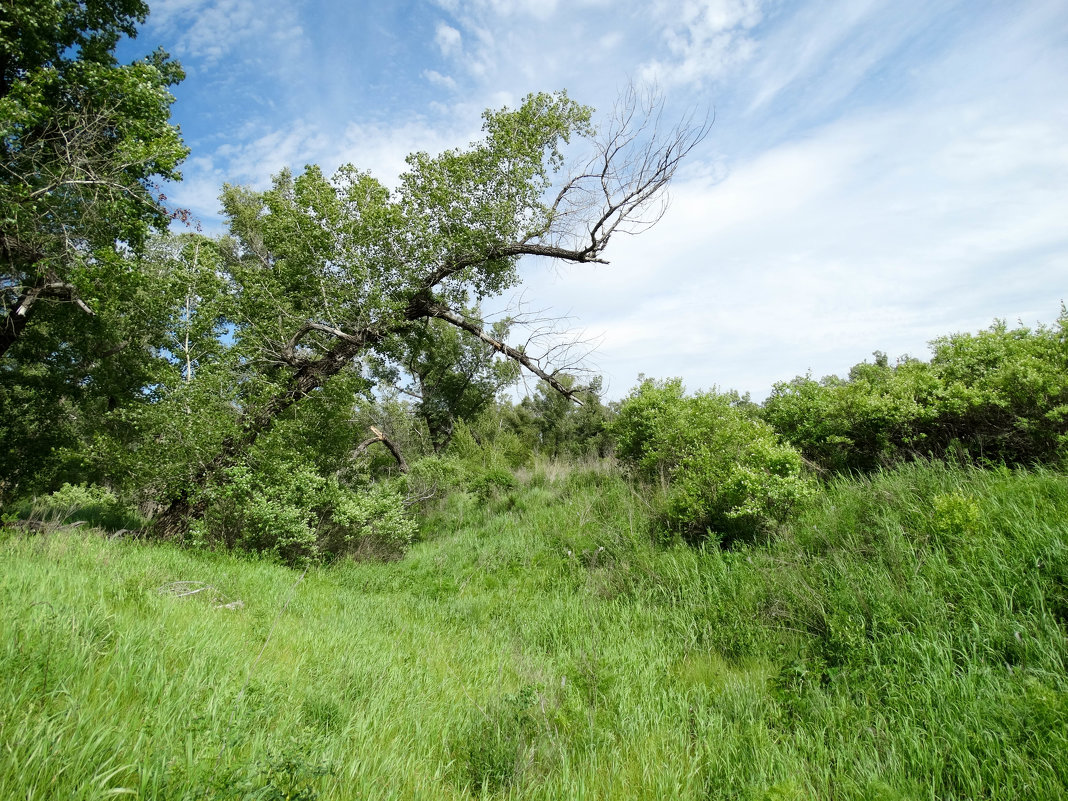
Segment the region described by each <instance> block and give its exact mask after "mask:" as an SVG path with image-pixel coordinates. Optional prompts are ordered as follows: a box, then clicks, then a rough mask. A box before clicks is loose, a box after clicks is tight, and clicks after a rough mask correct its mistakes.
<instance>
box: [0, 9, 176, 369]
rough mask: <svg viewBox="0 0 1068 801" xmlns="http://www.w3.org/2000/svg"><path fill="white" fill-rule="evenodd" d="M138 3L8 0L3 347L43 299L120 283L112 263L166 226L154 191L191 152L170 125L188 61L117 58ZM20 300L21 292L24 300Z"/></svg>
mask: <svg viewBox="0 0 1068 801" xmlns="http://www.w3.org/2000/svg"><path fill="white" fill-rule="evenodd" d="M147 11H148V9H147V6H146V5H145V4H144V3H143V2H140V0H100V2H92V3H89V4H85V3H79V2H73V1H72V0H63V1H62V2H42V0H31V2H28V3H22V2H20V3H17V4H14V3H11V4H8V5H7V6H5V9H4V14H3V21H2V24H0V141H2V143H3V153H4V167H5V169H4V175H3V177H2V179H0V227H2V231H3V235H4V237H5V241H6V242H7V248H6V251H5V252H6V254H7V255H6V257H5V261H4V275H3V277H4V281H3V285H2V286H3V291H2V295H3V300H4V304H3V305H4V311H5V313H6V315H7V316H6V317H5V322H6V323H7V327H6V328H5V331H4V337H3V340H2V342H3V350H5V351H6V350H7V348H8V347H10V345H11V343H12V342H13V341H14V340H16V339H17V338H18V336H19V333H20V331H21V328H22V326H23V325H24V322H23V321H20V320H19V319H16V318H15V317H12V316H11V315H12V313H13V311H14V309H15V305H16V303H20V304H22V313H21V314H20V315H19V317H20V318H23V319H25V320H28V319H29V316H30V315H31V313H33V312H35V309H34V306H35V305H44V304H46V303H47V302H48V299H49V298H52V299H55V298H57V297H59V298H66V299H67V300H73V299H75V298H80V299H82V300H83V301H85V302H88V301H89V299H90V298H93V297H95V296H97V295H107V294H109V293H110V292H111V290H112V289H113V288H115V285H116V284H119V285H121V284H122V282H123V279H124V277H125V275H124V274H123V272H122V271H116V270H115V269H113V268H112V265H111V262H112V260H113V258H114V257H115V256H116V255H117V254H120V253H122V252H124V250H125V248H124V247H122V245H123V244H125V245H129V246H133V247H135V248H136V247H138V246H139V245H141V244H142V243H143V242H144V239H145V237H146V235H147V234H148V233H149V231H150V230H151V229H152V228H153V227H155V228H157V229H162V228H165V227H166V225H167V224H168V223H169V222H170V219H171V218H170V215H169V214H168V212H167V210H166V208H165V206H164V201H165V198H164V197H163V196H162V195H161V194H160V192H159V190H158V189H157V188H156V184H155V182H157V181H159V180H167V179H178V178H180V175H179V173H178V169H177V168H178V165H179V163H180V162H181V161H182V160H183V159H184V158H185V156H186V153H187V150H186V148H185V146H184V145H183V144H182V140H181V135H180V132H179V131H178V128H177V127H176V126H173V125H171V124H170V106H171V103H173V102H174V97H173V96H172V95H171V94H170V91H169V89H168V87H169V86H170V85H172V84H174V83H177V82H178V81H180V80H181V79H182V77H183V76H182V72H181V69H180V68H179V67H178V65H177V64H175V63H174V62H172V61H170V60H169V58H168V56H167V55H166V54H165V53H163V52H162V51H157V52H156V53H154V54H153V55H152V56H150V57H148V58H146V59H144V60H141V61H138V62H135V63H133V64H129V65H119V64H118V63H117V62H116V60H115V57H114V50H115V47H116V44H117V42H118V40H119V38H120V36H122V35H130V36H132V35H134V33H135V30H136V25H137V24H138V23H139V22H141V21H143V20H144V18H145V15H146V14H147ZM20 298H21V300H20Z"/></svg>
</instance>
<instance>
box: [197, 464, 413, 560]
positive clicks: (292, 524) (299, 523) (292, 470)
mask: <svg viewBox="0 0 1068 801" xmlns="http://www.w3.org/2000/svg"><path fill="white" fill-rule="evenodd" d="M203 491H204V492H205V493H206V494H207V500H208V505H207V509H206V512H205V515H204V518H203V520H202V521H198V523H197V524H195V525H194V527H193V529H192V532H191V536H192V538H193V540H194V544H199V545H215V544H221V545H224V546H226V547H230V548H239V549H242V550H247V551H253V552H256V553H265V554H270V555H272V556H275V557H277V558H278V559H279V560H280V561H282V562H284V563H286V564H300V563H304V562H307V561H309V560H318V559H322V558H336V557H340V556H345V555H350V554H365V555H366V554H370V555H375V556H384V557H390V558H391V557H394V556H396V555H397V554H399V553H403V552H404V550H405V549H406V548H407V546H408V545H409V544H410V543H411V541H412V540H413V539H414V537H415V532H416V529H417V527H416V524H415V521H414V520H412V518H411V516H410V515H409V514H408V511H407V509H406V507H405V504H404V499H403V497H402V493H401V490H400V489H399V487H398V485H397V484H395V483H389V482H379V483H371V484H368V485H366V486H344V485H342V484H341V483H340V482H339V481H338V479H337V478H336V477H330V478H324V477H323V476H322V475H320V473H319V472H318V471H317V470H316V469H315V467H314V466H312V465H310V464H308V463H306V462H303V461H300V460H299V459H283V458H276V459H264V460H261V461H259V462H258V463H257V464H256V465H255V466H252V465H249V464H242V465H238V466H236V467H233V468H230V469H229V470H227V471H226V474H225V478H224V481H223V482H222V483H221V484H219V485H213V486H210V487H208V488H206V489H205V490H203Z"/></svg>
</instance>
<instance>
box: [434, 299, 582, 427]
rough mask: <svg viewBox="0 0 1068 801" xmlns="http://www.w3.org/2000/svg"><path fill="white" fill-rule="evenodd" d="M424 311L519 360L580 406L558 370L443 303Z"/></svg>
mask: <svg viewBox="0 0 1068 801" xmlns="http://www.w3.org/2000/svg"><path fill="white" fill-rule="evenodd" d="M426 311H427V314H428V315H430V316H431V317H437V318H438V319H439V320H445V321H446V322H448V323H451V324H452V325H455V326H456V327H457V328H461V329H463V330H464V331H467V332H468V333H469V334H474V335H475V336H476V337H478V338H479V339H481V340H482V341H483V342H485V343H486V344H488V345H490V346H491V347H492V348H494V349H495V350H497V351H498V352H499V353H502V354H504V355H505V356H507V357H508V358H509V359H512V360H514V361H516V362H519V364H521V365H523V366H524V367H526V368H527V369H528V370H530V372H532V373H534V375H536V376H537V377H538V378H540V379H542V380H543V381H545V382H546V383H547V384H548V385H549V386H551V387H552V388H553V389H555V390H556V391H557V392H559V393H560V394H561V395H563V396H565V397H567V398H570V399H571V400H572V401H574V402H575V403H577V404H578V405H579V406H582V401H581V400H580V399H579V398H578V397H577V395H576V393H577V390H575V389H571V388H568V387H567V386H565V385H564V384H563V383H561V382H560V379H559V378H557V375H558V374H559V371H558V370H556V371H553V372H552V373H549V372H546V371H545V370H544V369H543V368H542V366H541V365H540V364H539V363H538V362H537V361H535V360H534V359H532V358H531V357H530V356H528V355H527V354H526V353H524V352H523V351H521V350H518V349H517V348H513V347H512V346H511V345H507V344H505V343H504V342H501V341H500V340H498V339H495V338H494V337H492V336H490V335H489V334H487V333H486V332H485V330H484V329H483V328H482V327H481V326H480V325H478V324H477V323H474V322H472V321H471V320H468V319H467V318H466V317H463V316H462V315H460V314H457V313H456V312H454V311H453V310H452V309H450V308H448V307H447V306H445V305H444V304H441V303H436V302H431V303H428V304H427V306H426Z"/></svg>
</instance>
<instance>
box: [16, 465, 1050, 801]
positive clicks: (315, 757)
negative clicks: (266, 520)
mask: <svg viewBox="0 0 1068 801" xmlns="http://www.w3.org/2000/svg"><path fill="white" fill-rule="evenodd" d="M300 577H301V574H300V573H299V572H294V571H291V570H288V569H285V568H282V567H279V566H277V565H274V564H270V563H268V562H265V561H250V560H247V559H239V558H237V557H233V556H229V555H225V554H217V553H193V552H189V551H180V550H177V549H175V548H172V547H168V546H161V545H145V544H138V543H134V542H126V541H122V540H108V539H105V538H102V537H99V536H96V535H93V534H91V533H88V534H87V533H81V530H80V529H79V530H78V531H75V532H67V533H63V532H54V533H51V534H47V535H43V536H35V535H24V534H14V533H8V534H6V535H5V539H3V541H2V542H0V609H2V612H0V742H2V744H3V748H2V749H0V798H29V799H35V798H36V799H50V798H71V799H79V798H84V799H90V798H93V799H95V798H105V797H111V796H121V795H131V796H133V797H140V798H145V799H194V798H219V799H223V798H247V799H251V798H309V799H310V798H321V799H349V798H360V799H387V798H398V799H399V798H426V799H439V798H445V799H448V798H470V797H475V798H540V799H559V798H590V799H608V798H693V799H698V798H702V799H703V798H984V797H985V798H1006V799H1008V798H1035V799H1039V798H1059V797H1063V796H1064V795H1065V794H1066V793H1068V672H1066V661H1068V645H1066V642H1068V641H1066V624H1068V479H1066V478H1065V477H1064V476H1063V475H1059V474H1055V473H1043V472H1033V473H1025V472H1009V471H1000V472H999V471H992V472H980V471H975V470H970V469H963V468H952V467H946V466H944V465H940V464H930V465H923V464H920V465H912V466H909V467H906V468H902V469H900V470H897V471H894V472H887V473H884V474H880V475H876V476H874V477H872V478H870V479H863V480H856V481H845V480H841V481H839V482H837V483H835V484H833V485H831V486H830V487H828V488H827V490H826V491H825V492H824V493H822V494H821V495H820V496H819V497H818V498H817V499H816V500H815V501H814V502H813V503H812V504H811V506H810V507H809V508H808V509H806V510H805V511H804V513H803V514H802V515H801V516H800V517H799V518H798V519H797V520H796V521H795V522H794V523H793V524H791V525H790V526H789V527H788V528H786V529H785V530H783V531H782V532H781V533H780V535H779V537H778V539H777V540H776V542H775V543H774V544H772V545H770V546H766V547H761V548H757V547H751V548H740V549H738V550H734V551H720V550H718V549H708V550H704V551H701V550H694V549H690V548H685V547H667V548H665V547H662V546H657V545H654V544H653V537H651V536H650V532H649V529H648V524H647V514H646V510H645V504H644V502H643V498H642V493H641V492H639V491H636V490H634V489H632V488H631V487H630V486H628V484H627V483H626V482H625V481H624V480H623V479H622V478H621V477H620V476H619V475H618V474H617V473H616V472H614V471H613V470H612V469H610V468H605V467H603V466H586V467H585V468H583V469H567V468H561V467H560V466H546V465H542V466H540V467H538V468H537V469H535V470H533V471H531V472H529V473H528V474H527V475H524V476H522V481H521V485H520V486H519V487H517V488H515V489H511V490H509V489H506V488H502V489H501V490H500V491H499V492H497V493H496V494H492V493H490V494H488V495H486V496H484V497H483V498H474V497H472V496H469V495H464V494H457V495H453V496H451V497H449V498H447V499H445V500H444V501H443V502H442V503H441V504H440V505H439V506H438V507H437V508H435V509H433V510H431V511H430V512H428V514H427V516H426V519H425V520H424V523H423V532H422V541H421V542H420V543H418V544H417V545H416V546H415V547H414V548H413V549H412V550H411V551H410V552H409V554H408V555H407V557H406V558H405V559H403V560H401V561H398V562H392V563H386V564H378V563H347V564H340V565H335V566H332V567H329V568H313V569H311V570H310V571H309V572H308V573H307V575H306V576H305V577H304V579H303V581H300V583H299V584H298V583H297V582H298V579H300ZM180 581H184V582H200V584H196V585H193V584H186V585H177V584H175V582H180ZM195 588H204V589H203V591H201V592H197V593H194V594H185V595H182V594H180V593H181V592H189V590H190V589H195ZM236 600H240V601H241V602H242V605H236V604H233V603H232V602H234V601H236Z"/></svg>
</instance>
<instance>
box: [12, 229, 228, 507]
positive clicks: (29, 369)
mask: <svg viewBox="0 0 1068 801" xmlns="http://www.w3.org/2000/svg"><path fill="white" fill-rule="evenodd" d="M111 259H113V260H115V261H118V262H120V263H118V264H115V265H112V266H111V269H113V270H114V271H115V272H120V271H121V272H122V273H123V274H124V280H122V281H121V282H116V283H115V284H114V285H113V286H112V287H110V291H109V292H107V293H106V294H102V295H101V296H99V298H97V299H94V301H93V303H94V311H95V313H94V314H93V315H91V316H87V315H85V314H84V313H83V312H82V311H81V310H79V309H78V308H77V307H75V306H73V305H72V304H64V303H56V304H45V305H42V306H41V308H40V309H39V310H38V312H37V316H36V317H35V320H34V325H33V326H31V327H29V328H28V329H26V331H25V332H24V334H23V335H22V337H21V338H20V339H19V341H18V343H16V345H15V346H14V347H13V348H12V350H11V351H10V353H9V354H8V356H7V358H5V359H3V360H0V477H2V478H0V500H4V499H5V497H6V496H12V495H18V494H22V495H25V494H27V493H30V492H44V491H48V490H52V489H56V488H57V487H58V486H59V485H60V484H62V483H63V482H72V483H78V482H84V481H97V482H104V483H107V484H108V485H110V486H112V487H118V486H120V485H124V484H125V483H127V480H128V479H134V478H135V477H136V478H137V479H140V478H142V477H143V476H144V474H145V473H146V471H147V469H148V467H149V465H147V464H145V462H146V459H145V453H144V450H143V449H141V448H140V447H139V446H140V444H141V443H142V441H143V436H144V434H145V433H146V431H150V430H152V429H153V428H168V429H171V430H173V431H184V430H185V429H186V427H187V425H188V423H187V418H188V416H189V415H188V414H187V413H184V414H172V415H169V416H168V419H167V420H162V419H157V418H159V417H160V412H161V411H162V409H161V407H162V406H165V404H163V403H162V401H163V400H164V399H166V400H168V401H173V402H175V404H176V408H178V409H181V410H183V411H184V410H188V408H189V400H190V398H189V395H190V393H189V392H188V391H183V390H188V389H192V387H187V386H186V385H187V384H188V383H189V380H188V379H189V378H191V377H192V375H193V374H194V371H199V370H200V369H202V368H206V367H207V366H209V365H212V364H214V363H217V362H218V361H219V357H220V354H221V353H222V352H223V351H224V350H225V345H224V343H223V342H222V341H221V340H220V335H221V333H222V330H223V325H224V323H225V319H226V313H227V308H228V306H227V300H228V297H227V293H226V292H225V287H224V286H223V285H222V284H221V280H220V278H219V276H218V275H217V271H216V270H215V263H216V252H215V250H214V246H213V243H212V242H211V240H209V239H207V238H205V237H201V236H197V235H190V234H185V235H181V236H166V237H158V238H153V239H152V240H151V241H150V242H148V243H147V244H146V246H145V249H144V252H143V253H142V254H141V255H139V256H137V257H134V256H126V257H123V256H120V255H118V254H112V256H111ZM203 388H204V385H203V383H200V384H198V386H197V390H198V391H199V390H202V389H203ZM187 444H188V443H187ZM131 483H132V482H131Z"/></svg>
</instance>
